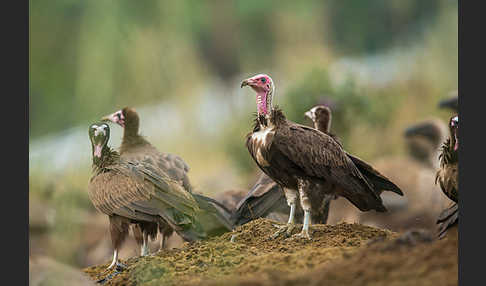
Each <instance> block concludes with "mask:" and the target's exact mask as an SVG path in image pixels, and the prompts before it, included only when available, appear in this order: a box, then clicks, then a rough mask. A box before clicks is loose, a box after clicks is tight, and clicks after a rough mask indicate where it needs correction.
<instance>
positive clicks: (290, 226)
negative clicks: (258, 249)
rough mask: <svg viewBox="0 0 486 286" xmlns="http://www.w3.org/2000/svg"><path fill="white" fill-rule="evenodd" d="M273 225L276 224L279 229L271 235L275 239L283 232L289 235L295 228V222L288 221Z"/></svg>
mask: <svg viewBox="0 0 486 286" xmlns="http://www.w3.org/2000/svg"><path fill="white" fill-rule="evenodd" d="M273 226H275V227H276V228H278V229H279V230H278V231H277V232H275V233H274V234H273V235H272V236H271V239H275V238H277V237H279V236H280V235H281V234H282V233H285V235H286V236H287V237H289V236H290V235H291V234H292V230H293V229H294V228H295V225H294V224H293V223H288V224H286V225H273Z"/></svg>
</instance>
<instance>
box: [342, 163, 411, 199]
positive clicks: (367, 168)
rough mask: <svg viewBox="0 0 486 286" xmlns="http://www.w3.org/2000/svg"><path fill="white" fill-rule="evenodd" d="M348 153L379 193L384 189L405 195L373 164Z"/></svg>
mask: <svg viewBox="0 0 486 286" xmlns="http://www.w3.org/2000/svg"><path fill="white" fill-rule="evenodd" d="M347 155H348V157H349V158H350V159H351V160H352V161H353V163H354V164H355V165H356V167H357V168H358V170H359V171H360V172H361V174H363V176H364V177H365V178H366V180H368V182H370V183H371V184H372V185H373V189H374V191H375V192H376V193H377V194H378V195H381V193H382V192H383V191H390V192H394V193H395V194H398V195H400V196H403V192H402V190H400V188H399V187H398V186H397V185H395V184H394V183H393V182H391V181H390V180H389V179H388V178H387V177H385V176H384V175H382V174H381V173H380V172H378V171H377V170H376V169H374V168H373V167H372V166H371V165H369V164H368V163H366V162H365V161H363V160H361V159H360V158H358V157H355V156H353V155H351V154H347Z"/></svg>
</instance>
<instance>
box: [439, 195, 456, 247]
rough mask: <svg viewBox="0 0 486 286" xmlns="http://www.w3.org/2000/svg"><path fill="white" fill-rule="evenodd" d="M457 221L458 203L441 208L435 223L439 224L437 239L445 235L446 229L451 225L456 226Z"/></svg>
mask: <svg viewBox="0 0 486 286" xmlns="http://www.w3.org/2000/svg"><path fill="white" fill-rule="evenodd" d="M458 223H459V205H458V204H457V203H453V204H452V205H451V206H450V207H448V208H446V209H445V210H443V211H442V212H441V213H440V215H439V217H438V218H437V224H438V225H439V227H438V231H437V236H438V237H439V239H442V238H444V237H445V235H446V233H447V230H448V229H450V228H451V227H454V226H457V224H458Z"/></svg>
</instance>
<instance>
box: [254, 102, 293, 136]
mask: <svg viewBox="0 0 486 286" xmlns="http://www.w3.org/2000/svg"><path fill="white" fill-rule="evenodd" d="M286 120H287V119H286V118H285V115H284V114H283V112H282V110H281V109H280V108H279V107H278V106H275V107H272V108H271V109H270V111H269V112H268V113H267V114H257V115H256V118H255V126H254V128H253V131H258V130H261V129H266V128H268V127H270V126H279V125H281V124H285V122H286Z"/></svg>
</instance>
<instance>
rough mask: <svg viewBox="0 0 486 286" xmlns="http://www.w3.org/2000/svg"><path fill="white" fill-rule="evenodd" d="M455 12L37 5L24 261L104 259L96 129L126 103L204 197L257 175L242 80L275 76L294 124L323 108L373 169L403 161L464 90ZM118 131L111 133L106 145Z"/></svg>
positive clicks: (288, 4) (393, 4)
mask: <svg viewBox="0 0 486 286" xmlns="http://www.w3.org/2000/svg"><path fill="white" fill-rule="evenodd" d="M457 5H458V4H457V1H450V0H427V1H421V0H408V1H403V0H375V1H361V0H353V1H351V0H349V1H338V0H332V1H317V0H316V1H287V0H283V1H255V0H245V1H243V0H242V1H226V0H214V1H190V0H179V1H154V0H146V1H129V0H119V1H95V0H87V1H73V0H51V1H33V0H31V1H30V80H29V82H30V104H29V108H30V110H29V114H30V122H29V123H30V129H29V140H30V144H29V145H30V146H29V159H30V167H29V186H30V190H29V203H30V205H29V210H30V215H29V222H30V244H31V245H30V251H31V253H32V254H43V255H48V256H51V257H54V258H55V259H56V260H59V261H61V262H63V263H67V264H71V265H74V266H76V267H84V266H88V265H90V264H93V263H101V262H106V261H107V260H109V255H108V256H106V255H105V256H103V255H101V256H98V258H88V254H89V253H90V252H91V251H95V250H94V249H96V248H97V247H98V248H99V247H100V246H98V245H97V241H98V240H99V239H97V238H96V237H97V236H96V235H95V234H93V232H94V229H95V228H96V227H95V226H94V224H98V225H99V229H100V235H106V236H108V229H107V228H106V225H107V218H106V217H103V216H99V215H96V211H95V209H94V207H93V206H92V205H91V203H90V202H89V199H88V196H87V190H86V187H87V184H88V180H89V177H90V174H91V161H90V160H91V154H90V151H91V149H90V148H91V147H90V143H89V139H88V132H87V130H88V126H89V125H90V124H91V123H92V122H95V121H97V120H98V119H99V118H101V116H103V115H106V114H108V113H112V112H115V111H117V110H119V109H121V108H123V107H125V106H132V107H135V108H136V109H137V110H138V111H139V113H140V116H141V132H142V133H143V134H144V135H146V136H147V137H148V139H149V140H150V141H151V142H152V143H153V144H154V145H156V146H157V147H158V148H159V150H161V151H164V152H170V153H174V154H178V155H180V156H181V157H182V158H184V160H185V161H186V162H187V163H188V164H189V166H190V167H191V171H190V173H189V174H190V178H191V180H192V183H193V185H194V186H195V187H196V190H197V191H199V192H202V193H205V194H208V195H210V196H211V195H215V194H217V193H218V192H221V191H225V190H229V189H248V188H249V187H250V186H251V185H252V184H253V183H254V182H255V180H256V174H257V168H256V165H255V164H254V162H253V161H252V159H251V157H250V156H249V154H248V151H247V150H246V148H245V145H244V138H245V135H246V134H247V133H248V132H249V131H250V130H251V122H252V118H253V112H254V111H256V109H255V102H254V95H253V93H252V92H251V91H250V90H248V89H240V87H239V86H240V85H239V84H240V82H241V80H242V79H244V78H247V77H249V76H252V75H255V74H257V73H268V74H269V75H271V76H272V78H273V79H274V82H275V84H276V93H277V95H276V99H275V100H276V104H278V105H279V106H280V107H282V108H283V110H284V112H285V113H286V115H287V116H288V118H289V119H291V120H294V121H296V122H300V123H305V124H309V122H308V121H306V120H305V119H304V116H303V113H304V111H306V110H308V109H309V108H311V107H312V106H313V105H315V104H317V103H325V104H329V105H330V106H331V107H332V108H333V112H334V118H333V119H334V121H333V125H332V131H333V132H334V133H336V134H338V135H339V136H340V138H341V139H342V141H343V143H344V147H345V149H346V150H348V151H349V152H351V153H354V154H357V155H358V156H360V157H362V158H363V159H365V160H373V159H376V158H379V157H381V156H387V155H393V154H402V153H405V150H404V148H403V136H402V134H403V130H404V128H406V127H407V126H408V125H410V124H413V123H416V122H418V121H421V120H423V119H425V118H429V117H432V116H436V117H439V118H441V119H443V120H444V121H446V120H447V118H448V116H449V112H447V111H444V110H439V109H438V108H437V103H438V101H439V100H440V99H442V98H446V97H447V96H448V94H449V92H451V91H452V90H456V89H457V85H458V29H457V26H458V15H457V14H458V8H457ZM121 134H122V130H121V128H120V127H118V126H113V125H112V138H111V140H110V142H111V145H112V146H113V147H118V146H119V144H120V137H121ZM105 228H106V229H105ZM105 248H106V249H108V250H109V251H111V250H110V245H107V246H106V247H105ZM134 251H135V250H134ZM134 253H135V252H134ZM100 257H101V258H100Z"/></svg>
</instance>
